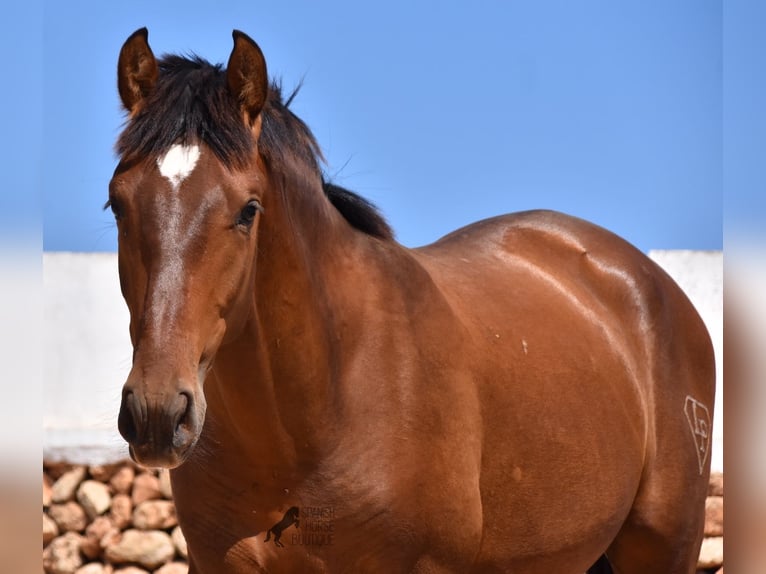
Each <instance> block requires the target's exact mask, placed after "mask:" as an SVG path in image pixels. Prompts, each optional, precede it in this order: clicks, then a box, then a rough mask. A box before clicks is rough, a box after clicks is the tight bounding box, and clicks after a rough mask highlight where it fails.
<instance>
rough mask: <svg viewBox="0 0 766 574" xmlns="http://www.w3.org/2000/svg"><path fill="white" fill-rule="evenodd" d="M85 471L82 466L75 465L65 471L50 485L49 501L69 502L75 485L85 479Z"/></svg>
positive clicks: (78, 484) (75, 488)
mask: <svg viewBox="0 0 766 574" xmlns="http://www.w3.org/2000/svg"><path fill="white" fill-rule="evenodd" d="M86 473H87V471H86V469H85V467H84V466H76V467H74V468H73V469H71V470H69V471H67V472H65V473H64V474H62V475H61V477H60V478H59V479H58V480H57V481H56V482H54V483H53V486H52V487H51V502H56V503H62V502H69V501H70V500H72V499H73V498H74V493H75V492H76V491H77V487H78V486H80V483H81V482H82V481H83V480H84V479H85V475H86Z"/></svg>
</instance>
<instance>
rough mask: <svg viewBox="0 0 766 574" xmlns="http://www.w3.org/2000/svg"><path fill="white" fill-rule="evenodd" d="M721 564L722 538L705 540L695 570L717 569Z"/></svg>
mask: <svg viewBox="0 0 766 574" xmlns="http://www.w3.org/2000/svg"><path fill="white" fill-rule="evenodd" d="M722 564H723V536H716V537H713V538H705V539H704V540H703V541H702V548H700V556H699V559H698V560H697V568H718V567H719V566H721V565H722Z"/></svg>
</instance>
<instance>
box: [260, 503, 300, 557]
mask: <svg viewBox="0 0 766 574" xmlns="http://www.w3.org/2000/svg"><path fill="white" fill-rule="evenodd" d="M299 515H300V512H299V510H298V507H297V506H292V507H290V508H288V509H287V512H285V515H284V516H283V517H282V520H280V521H279V522H277V523H276V524H275V525H274V526H272V527H271V528H269V530H268V531H267V532H266V540H265V542H268V541H269V540H270V539H271V535H272V534H273V535H274V544H275V545H276V546H279V547H280V548H284V547H285V545H284V544H282V543H281V542H280V541H279V539H280V538H282V533H283V532H284V531H285V530H287V529H288V528H290V527H291V526H292V525H293V524H295V528H300V527H301V522H300V520H299V518H298V517H299Z"/></svg>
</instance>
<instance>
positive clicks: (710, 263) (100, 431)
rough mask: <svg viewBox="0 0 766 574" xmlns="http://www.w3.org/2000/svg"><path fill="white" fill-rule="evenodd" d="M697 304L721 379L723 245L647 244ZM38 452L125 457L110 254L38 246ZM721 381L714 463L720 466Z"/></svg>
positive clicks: (122, 346) (85, 459) (119, 317)
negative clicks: (41, 312)
mask: <svg viewBox="0 0 766 574" xmlns="http://www.w3.org/2000/svg"><path fill="white" fill-rule="evenodd" d="M650 256H651V257H652V258H653V259H655V260H656V261H657V262H658V263H659V264H660V265H662V266H663V267H664V268H665V269H666V270H667V271H668V273H670V275H671V276H673V277H674V278H675V279H676V281H678V282H679V284H680V285H681V286H682V287H683V288H684V289H685V290H686V292H687V293H688V295H689V297H690V299H691V300H692V302H693V303H694V304H695V305H696V306H697V309H698V310H699V311H700V314H701V315H702V317H703V319H704V320H705V322H706V324H707V326H708V329H709V330H710V332H711V334H712V337H713V341H714V344H715V348H716V356H717V361H718V373H719V381H722V380H723V379H722V354H721V351H722V333H723V326H722V324H723V319H722V317H723V313H722V308H723V303H722V299H723V298H722V285H723V256H722V254H721V252H695V251H652V252H651V253H650ZM43 284H44V290H45V324H46V329H45V342H44V344H45V348H44V350H45V355H44V357H45V365H44V371H43V372H44V383H43V386H44V401H43V429H44V442H43V455H44V457H45V458H46V459H57V460H68V461H70V462H82V463H90V464H96V463H100V462H107V461H109V460H116V459H121V458H124V457H126V456H127V449H126V447H125V443H124V441H123V440H122V438H121V437H120V435H119V433H118V432H117V412H118V410H119V405H120V391H121V388H122V383H123V382H124V381H125V378H126V377H127V374H128V371H129V370H130V362H131V346H130V339H129V337H128V321H129V316H128V312H127V309H126V307H125V304H124V302H123V300H122V296H121V295H120V287H119V281H118V276H117V257H116V255H115V254H113V253H44V254H43ZM722 389H723V387H722V385H720V386H719V392H718V397H717V399H716V415H715V424H714V432H713V441H714V448H713V455H712V463H713V468H714V469H715V470H723V426H722V421H723V417H722V414H723V409H722V408H721V404H722V399H723V392H722Z"/></svg>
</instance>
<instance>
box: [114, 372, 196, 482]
mask: <svg viewBox="0 0 766 574" xmlns="http://www.w3.org/2000/svg"><path fill="white" fill-rule="evenodd" d="M163 398H164V397H163ZM195 403H196V401H195V399H194V396H193V395H192V393H190V392H185V391H184V392H179V393H176V394H174V395H173V396H172V397H171V398H170V399H169V400H168V399H165V400H163V401H159V400H151V399H148V398H147V397H146V396H145V395H144V394H143V393H141V392H140V391H138V390H134V389H131V388H129V387H128V385H126V386H125V389H123V394H122V404H121V405H120V414H119V417H118V419H117V427H118V428H119V431H120V434H121V435H122V436H123V438H124V439H125V440H126V441H127V442H128V444H129V445H130V456H131V458H133V460H134V461H136V462H137V463H139V464H142V465H144V466H149V467H162V468H175V467H177V466H179V465H181V463H183V462H184V460H185V459H186V457H187V456H188V454H189V453H190V452H191V450H192V448H193V447H194V445H195V444H196V442H197V438H198V437H199V431H200V428H201V422H202V421H201V418H202V417H201V416H200V415H199V414H198V409H197V408H196V407H197V406H198V405H196V404H195Z"/></svg>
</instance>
